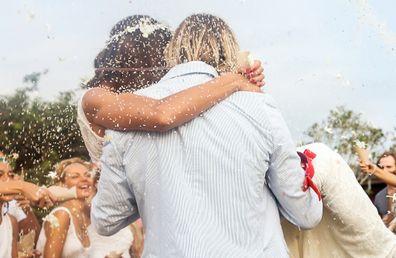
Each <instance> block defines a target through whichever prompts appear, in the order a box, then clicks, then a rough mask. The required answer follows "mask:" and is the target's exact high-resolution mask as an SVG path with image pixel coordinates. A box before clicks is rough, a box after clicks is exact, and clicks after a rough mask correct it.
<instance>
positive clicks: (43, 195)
mask: <svg viewBox="0 0 396 258" xmlns="http://www.w3.org/2000/svg"><path fill="white" fill-rule="evenodd" d="M22 183H23V187H22V194H23V195H24V196H25V197H26V198H27V199H29V200H30V201H32V202H33V203H37V204H38V206H39V207H41V208H43V207H50V206H53V205H54V203H55V202H56V201H57V199H56V197H55V196H54V195H53V194H52V193H51V192H50V191H48V190H47V189H45V188H43V187H38V186H37V185H35V184H32V183H28V182H22Z"/></svg>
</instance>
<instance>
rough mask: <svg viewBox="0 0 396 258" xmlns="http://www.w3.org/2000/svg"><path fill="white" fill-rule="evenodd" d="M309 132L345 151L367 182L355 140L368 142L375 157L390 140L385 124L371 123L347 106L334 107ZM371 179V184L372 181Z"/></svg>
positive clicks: (338, 150) (333, 146)
mask: <svg viewBox="0 0 396 258" xmlns="http://www.w3.org/2000/svg"><path fill="white" fill-rule="evenodd" d="M306 134H307V135H308V136H309V137H310V138H311V139H312V140H313V141H315V142H323V143H325V144H327V145H328V146H329V147H330V148H333V149H334V150H336V151H337V152H338V153H339V154H340V155H342V156H343V157H344V159H345V160H346V161H347V162H348V163H349V165H350V166H351V167H352V168H353V170H354V171H355V174H356V177H357V179H358V180H359V182H360V183H364V182H365V181H366V180H367V179H368V176H367V175H366V174H362V173H359V169H357V165H358V164H357V157H356V154H355V153H354V151H353V146H354V144H355V142H356V141H360V142H364V143H366V144H367V149H368V150H369V151H370V152H371V156H372V158H375V157H377V156H378V153H379V152H382V151H383V150H384V142H385V140H386V135H385V133H384V132H383V130H382V129H381V128H377V127H374V126H372V125H370V124H369V123H368V122H366V121H364V120H363V119H362V117H361V114H360V113H355V112H354V111H352V110H348V109H346V108H345V107H344V106H340V107H336V108H335V109H334V110H331V111H330V114H329V115H328V117H327V119H326V120H324V121H322V122H320V123H315V124H313V125H312V126H311V127H309V128H308V130H307V131H306ZM368 183H369V187H370V182H368Z"/></svg>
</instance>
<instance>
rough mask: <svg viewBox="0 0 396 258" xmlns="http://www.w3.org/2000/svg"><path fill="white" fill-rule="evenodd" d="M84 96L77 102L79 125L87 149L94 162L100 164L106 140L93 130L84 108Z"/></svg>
mask: <svg viewBox="0 0 396 258" xmlns="http://www.w3.org/2000/svg"><path fill="white" fill-rule="evenodd" d="M83 96H84V95H83ZM83 96H82V97H81V98H80V99H79V101H78V102H77V123H78V126H79V127H80V132H81V136H82V138H83V140H84V143H85V147H86V148H87V150H88V153H89V156H90V157H91V160H92V162H94V163H96V164H99V161H100V156H102V148H103V142H104V138H103V137H100V136H98V135H97V134H96V133H95V132H94V131H93V130H92V128H91V126H90V123H89V121H88V119H87V117H86V116H85V113H84V110H83V107H82V99H83Z"/></svg>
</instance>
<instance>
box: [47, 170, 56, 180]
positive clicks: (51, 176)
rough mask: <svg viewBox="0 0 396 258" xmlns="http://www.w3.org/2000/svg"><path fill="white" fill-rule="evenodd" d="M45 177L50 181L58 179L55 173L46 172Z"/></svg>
mask: <svg viewBox="0 0 396 258" xmlns="http://www.w3.org/2000/svg"><path fill="white" fill-rule="evenodd" d="M47 177H49V178H51V179H52V180H55V179H56V178H57V177H58V175H57V174H56V172H55V171H50V172H48V175H47Z"/></svg>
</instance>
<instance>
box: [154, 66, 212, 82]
mask: <svg viewBox="0 0 396 258" xmlns="http://www.w3.org/2000/svg"><path fill="white" fill-rule="evenodd" d="M188 74H208V75H209V76H211V77H217V76H218V73H217V71H216V69H214V68H213V66H210V65H208V64H206V63H204V62H201V61H192V62H188V63H183V64H179V65H176V66H174V67H173V68H172V69H171V70H170V71H169V72H168V73H167V74H166V75H165V76H164V77H163V79H162V80H169V79H172V78H175V77H180V76H184V75H188Z"/></svg>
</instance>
